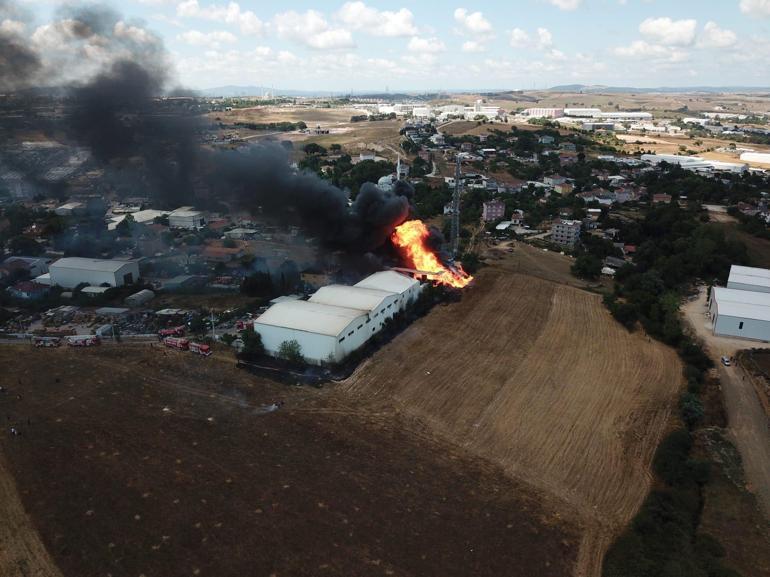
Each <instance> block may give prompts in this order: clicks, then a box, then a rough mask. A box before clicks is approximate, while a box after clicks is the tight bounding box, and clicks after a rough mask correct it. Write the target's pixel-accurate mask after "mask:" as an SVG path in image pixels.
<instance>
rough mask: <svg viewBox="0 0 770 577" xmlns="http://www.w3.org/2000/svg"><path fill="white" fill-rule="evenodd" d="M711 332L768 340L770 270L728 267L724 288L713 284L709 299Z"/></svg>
mask: <svg viewBox="0 0 770 577" xmlns="http://www.w3.org/2000/svg"><path fill="white" fill-rule="evenodd" d="M709 316H710V318H711V321H712V326H713V331H714V334H715V335H717V336H724V337H739V338H744V339H750V340H757V341H770V270H767V269H761V268H752V267H746V266H735V265H734V266H732V267H731V268H730V276H729V278H728V281H727V287H714V288H713V289H712V291H711V299H710V301H709Z"/></svg>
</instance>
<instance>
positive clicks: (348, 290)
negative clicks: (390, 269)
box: [310, 284, 397, 312]
mask: <svg viewBox="0 0 770 577" xmlns="http://www.w3.org/2000/svg"><path fill="white" fill-rule="evenodd" d="M396 294H397V293H394V292H391V291H383V290H378V289H373V288H365V287H360V286H345V285H339V284H333V285H328V286H325V287H321V288H320V289H318V291H316V293H315V294H314V295H313V296H311V297H310V302H312V303H322V304H327V305H334V306H340V307H349V308H353V309H361V310H365V311H367V312H371V311H373V310H375V309H376V308H378V307H379V306H380V305H381V304H382V302H383V301H384V300H386V299H387V298H388V297H393V296H396Z"/></svg>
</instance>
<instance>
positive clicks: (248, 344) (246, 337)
mask: <svg viewBox="0 0 770 577" xmlns="http://www.w3.org/2000/svg"><path fill="white" fill-rule="evenodd" d="M239 334H240V337H241V340H242V341H243V349H241V352H240V354H239V356H240V357H241V358H243V359H256V358H259V357H261V356H262V355H264V354H265V346H264V345H263V344H262V335H260V334H259V333H258V332H257V331H255V330H254V329H243V330H242V331H240V333H239Z"/></svg>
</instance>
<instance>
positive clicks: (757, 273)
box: [727, 265, 770, 287]
mask: <svg viewBox="0 0 770 577" xmlns="http://www.w3.org/2000/svg"><path fill="white" fill-rule="evenodd" d="M727 282H728V283H740V284H749V285H751V284H753V285H757V286H762V287H770V270H767V269H764V268H755V267H751V266H738V265H733V266H731V267H730V276H729V278H728V279H727Z"/></svg>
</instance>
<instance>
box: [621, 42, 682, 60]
mask: <svg viewBox="0 0 770 577" xmlns="http://www.w3.org/2000/svg"><path fill="white" fill-rule="evenodd" d="M614 52H615V54H616V55H618V56H621V57H623V58H636V59H651V60H664V61H665V60H667V61H670V62H681V61H682V60H686V59H687V57H688V54H687V52H685V51H683V50H680V49H678V48H674V47H671V46H661V45H660V44H650V43H649V42H646V41H644V40H635V41H634V42H632V43H631V44H629V45H628V46H620V47H618V48H616V49H615V51H614Z"/></svg>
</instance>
